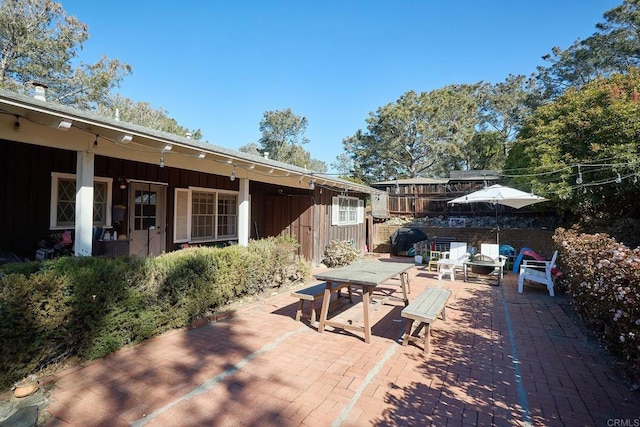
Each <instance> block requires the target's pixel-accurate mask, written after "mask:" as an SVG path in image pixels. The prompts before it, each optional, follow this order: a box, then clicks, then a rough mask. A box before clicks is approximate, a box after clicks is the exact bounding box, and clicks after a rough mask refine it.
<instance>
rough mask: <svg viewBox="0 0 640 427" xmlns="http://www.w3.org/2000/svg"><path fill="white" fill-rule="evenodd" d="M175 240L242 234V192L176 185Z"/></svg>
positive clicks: (201, 239) (213, 239) (215, 238)
mask: <svg viewBox="0 0 640 427" xmlns="http://www.w3.org/2000/svg"><path fill="white" fill-rule="evenodd" d="M174 209H175V215H174V227H173V229H174V235H173V241H174V242H175V243H184V242H208V241H215V240H223V239H224V240H227V239H236V238H237V237H238V195H237V194H236V193H234V192H226V191H219V190H210V189H205V188H189V189H187V188H176V190H175V207H174Z"/></svg>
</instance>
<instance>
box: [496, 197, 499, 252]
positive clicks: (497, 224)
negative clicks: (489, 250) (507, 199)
mask: <svg viewBox="0 0 640 427" xmlns="http://www.w3.org/2000/svg"><path fill="white" fill-rule="evenodd" d="M496 242H497V243H498V254H500V221H498V203H496Z"/></svg>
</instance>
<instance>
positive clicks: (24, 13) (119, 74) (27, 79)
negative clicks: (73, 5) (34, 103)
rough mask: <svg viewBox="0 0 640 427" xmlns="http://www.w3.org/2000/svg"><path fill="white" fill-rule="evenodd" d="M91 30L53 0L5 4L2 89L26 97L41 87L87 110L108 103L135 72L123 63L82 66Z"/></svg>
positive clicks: (0, 35)
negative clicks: (82, 52) (80, 57)
mask: <svg viewBox="0 0 640 427" xmlns="http://www.w3.org/2000/svg"><path fill="white" fill-rule="evenodd" d="M88 37H89V33H88V31H87V26H86V25H85V24H83V23H82V22H80V21H79V20H78V19H77V18H75V17H73V16H67V15H66V13H65V11H64V9H63V8H62V5H60V4H59V3H56V2H54V1H52V0H0V87H2V88H5V89H8V90H12V91H15V92H26V91H28V90H29V89H30V84H31V83H33V82H37V83H39V84H44V85H45V86H47V87H48V91H47V99H48V100H50V101H54V102H59V103H61V104H65V105H71V106H74V107H77V108H81V109H93V108H95V107H96V106H97V105H100V104H108V97H109V93H110V91H111V90H112V89H113V88H114V87H117V86H118V85H119V83H120V82H121V80H122V79H123V78H124V77H125V76H126V75H128V74H130V73H131V67H130V66H129V65H127V64H124V63H122V62H120V61H119V60H118V59H108V58H107V57H106V56H103V57H102V58H101V59H100V60H99V61H98V62H96V63H95V64H85V63H83V62H77V59H78V53H79V51H80V50H81V49H82V46H83V44H84V42H85V41H86V40H87V39H88Z"/></svg>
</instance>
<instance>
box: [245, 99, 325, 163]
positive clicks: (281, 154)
mask: <svg viewBox="0 0 640 427" xmlns="http://www.w3.org/2000/svg"><path fill="white" fill-rule="evenodd" d="M307 124H308V122H307V119H306V117H300V116H297V115H295V114H294V113H293V112H292V111H291V109H290V108H287V109H286V110H276V111H266V112H265V113H264V116H263V118H262V120H261V121H260V132H262V136H261V137H260V139H259V140H258V144H257V145H256V144H247V145H243V146H242V147H240V148H239V150H240V151H242V152H245V153H253V154H255V150H256V149H257V151H258V153H259V154H260V155H264V154H266V153H268V156H269V158H270V159H273V160H278V161H280V162H284V163H289V164H292V165H295V166H299V167H303V168H306V169H310V170H312V171H315V172H326V171H327V165H326V164H325V163H324V162H323V161H321V160H317V159H313V158H311V154H310V153H309V152H308V151H306V150H305V149H304V148H302V145H303V144H306V143H308V142H309V140H308V139H307V138H306V137H305V136H304V133H305V132H306V130H307Z"/></svg>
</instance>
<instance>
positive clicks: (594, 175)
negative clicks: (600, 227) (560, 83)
mask: <svg viewBox="0 0 640 427" xmlns="http://www.w3.org/2000/svg"><path fill="white" fill-rule="evenodd" d="M639 90H640V69H638V68H631V69H630V70H629V72H628V73H627V74H614V75H612V76H611V77H608V78H604V77H603V78H599V79H596V80H593V81H592V82H590V83H587V84H586V85H584V86H583V87H582V88H571V89H569V90H567V91H566V92H565V93H564V94H563V95H561V96H560V97H558V98H557V99H556V100H555V101H553V102H551V103H549V104H547V105H545V106H542V107H539V108H538V109H537V110H536V112H535V113H534V114H533V115H532V116H531V117H529V118H528V119H527V121H526V123H525V125H524V126H523V128H522V131H521V132H520V135H519V136H518V138H517V141H516V143H515V144H514V146H513V149H512V150H511V152H510V154H509V157H508V159H507V163H506V169H507V171H508V173H510V174H512V175H513V176H512V179H513V181H514V182H516V183H520V184H523V185H525V186H527V187H530V188H532V189H533V190H534V191H535V192H536V193H541V194H542V195H544V196H546V197H549V198H551V199H552V200H555V201H556V203H557V205H558V208H559V209H560V210H564V211H566V212H567V213H572V214H575V215H576V216H582V215H590V216H593V217H608V216H615V217H624V216H628V215H637V214H638V208H639V207H640V200H639V199H638V197H637V190H636V181H637V174H638V166H639V159H638V149H639V147H638V141H640V92H639Z"/></svg>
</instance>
